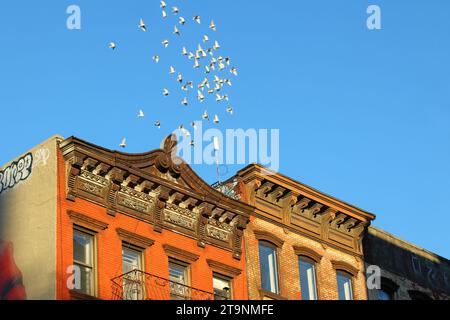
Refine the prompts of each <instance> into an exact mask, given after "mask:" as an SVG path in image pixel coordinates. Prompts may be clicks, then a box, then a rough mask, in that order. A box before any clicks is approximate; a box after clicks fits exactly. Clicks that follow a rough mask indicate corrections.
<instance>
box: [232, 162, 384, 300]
mask: <svg viewBox="0 0 450 320" xmlns="http://www.w3.org/2000/svg"><path fill="white" fill-rule="evenodd" d="M232 181H236V183H238V186H239V187H238V190H239V193H240V194H241V200H242V201H244V202H246V203H248V204H250V205H252V206H254V207H255V211H254V212H253V213H252V215H251V218H250V224H249V225H248V227H247V229H246V230H245V231H244V239H245V246H246V259H247V276H248V291H249V298H250V299H305V300H316V299H327V300H336V299H358V300H365V299H367V290H366V285H365V273H364V272H365V269H364V260H363V251H362V244H361V240H362V235H363V233H364V231H365V230H366V228H367V226H368V225H369V224H370V222H371V221H372V220H373V219H374V218H375V216H374V215H373V214H371V213H368V212H365V211H363V210H361V209H358V208H356V207H354V206H351V205H349V204H346V203H344V202H342V201H340V200H337V199H335V198H333V197H331V196H328V195H326V194H323V193H321V192H319V191H317V190H314V189H312V188H311V187H308V186H306V185H304V184H301V183H299V182H297V181H294V180H292V179H290V178H288V177H286V176H283V175H282V174H279V173H277V174H273V173H271V172H268V171H267V169H265V168H264V167H262V166H259V165H256V164H253V165H250V166H248V167H246V168H244V169H242V170H241V171H239V172H238V173H237V175H236V177H235V178H233V179H232Z"/></svg>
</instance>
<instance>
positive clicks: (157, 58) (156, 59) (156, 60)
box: [152, 55, 159, 63]
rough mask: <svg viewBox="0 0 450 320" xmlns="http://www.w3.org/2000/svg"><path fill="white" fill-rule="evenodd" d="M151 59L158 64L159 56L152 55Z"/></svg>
mask: <svg viewBox="0 0 450 320" xmlns="http://www.w3.org/2000/svg"><path fill="white" fill-rule="evenodd" d="M152 59H153V61H155V62H156V63H158V62H159V56H158V55H154V56H153V57H152Z"/></svg>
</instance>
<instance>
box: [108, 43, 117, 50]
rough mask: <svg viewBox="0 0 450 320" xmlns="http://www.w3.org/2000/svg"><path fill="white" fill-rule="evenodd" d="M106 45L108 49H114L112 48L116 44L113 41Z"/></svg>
mask: <svg viewBox="0 0 450 320" xmlns="http://www.w3.org/2000/svg"><path fill="white" fill-rule="evenodd" d="M108 47H109V48H110V49H112V50H114V49H115V48H116V44H115V43H114V42H110V43H109V44H108Z"/></svg>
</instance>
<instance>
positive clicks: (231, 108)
mask: <svg viewBox="0 0 450 320" xmlns="http://www.w3.org/2000/svg"><path fill="white" fill-rule="evenodd" d="M227 112H228V113H229V114H233V107H232V106H229V107H228V108H227Z"/></svg>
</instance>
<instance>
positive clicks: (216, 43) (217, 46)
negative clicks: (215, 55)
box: [213, 40, 220, 50]
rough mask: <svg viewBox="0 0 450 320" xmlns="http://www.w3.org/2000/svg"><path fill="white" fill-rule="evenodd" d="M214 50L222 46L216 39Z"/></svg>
mask: <svg viewBox="0 0 450 320" xmlns="http://www.w3.org/2000/svg"><path fill="white" fill-rule="evenodd" d="M213 48H214V50H217V49H219V48H220V45H219V42H218V41H217V40H216V41H214V45H213Z"/></svg>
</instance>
